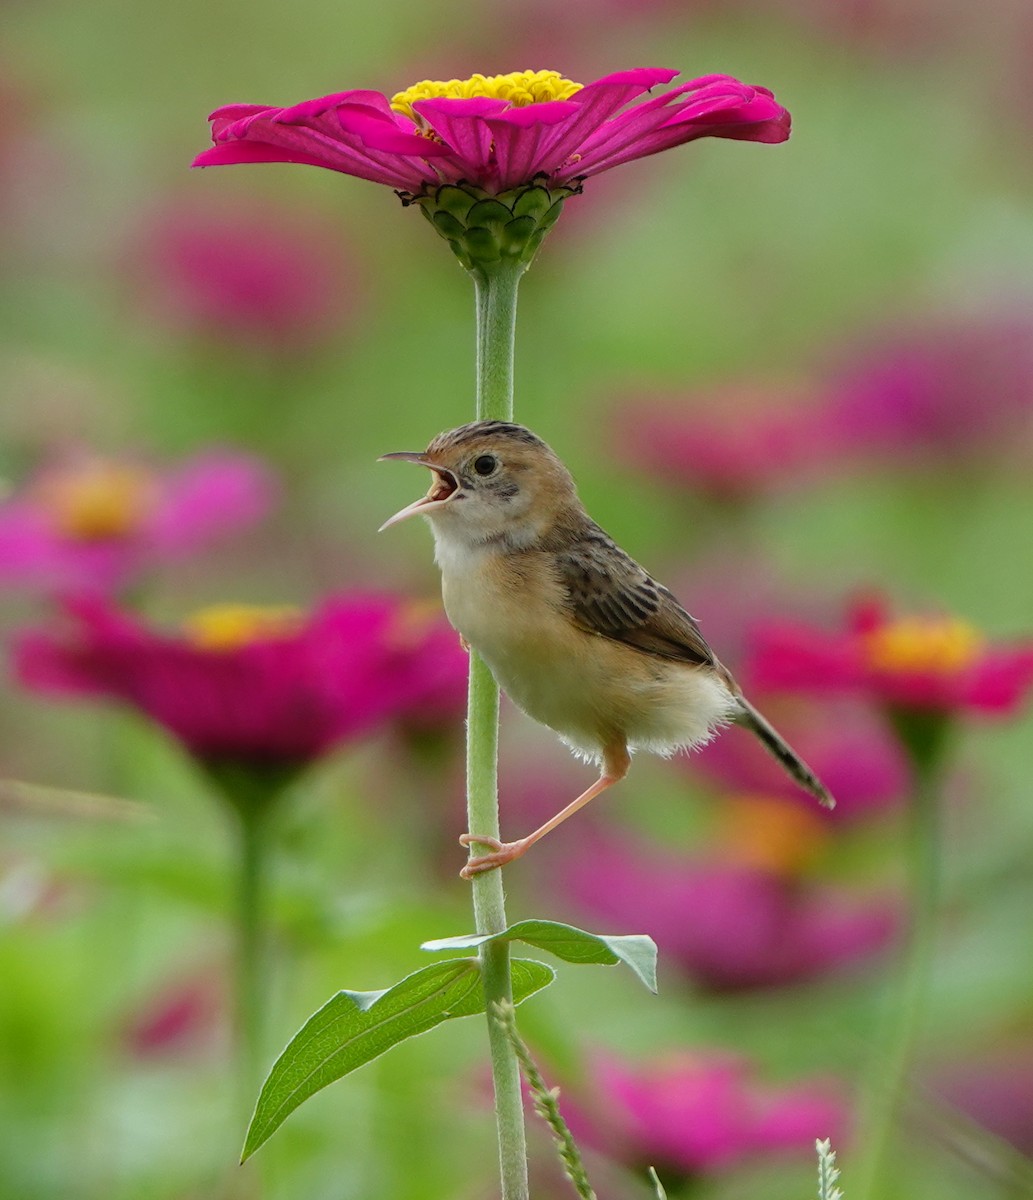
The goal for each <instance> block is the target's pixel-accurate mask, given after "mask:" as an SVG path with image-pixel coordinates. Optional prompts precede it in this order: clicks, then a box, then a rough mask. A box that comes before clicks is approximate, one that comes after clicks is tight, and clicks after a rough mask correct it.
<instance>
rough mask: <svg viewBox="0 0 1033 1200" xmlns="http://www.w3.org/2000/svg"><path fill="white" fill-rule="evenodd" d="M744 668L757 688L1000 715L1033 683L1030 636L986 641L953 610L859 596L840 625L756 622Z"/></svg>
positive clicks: (1013, 707)
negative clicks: (896, 606) (905, 609)
mask: <svg viewBox="0 0 1033 1200" xmlns="http://www.w3.org/2000/svg"><path fill="white" fill-rule="evenodd" d="M749 674H750V678H751V679H752V681H753V683H754V685H755V686H756V687H759V688H771V689H787V690H793V691H809V692H830V691H839V692H848V691H856V692H861V693H866V694H867V695H869V696H871V697H872V698H874V699H876V700H878V701H880V702H881V703H883V704H887V705H890V706H893V707H895V708H899V709H917V710H924V711H931V712H937V713H953V712H962V711H971V712H982V713H987V714H991V713H995V714H1001V715H1005V714H1008V713H1012V712H1014V711H1015V710H1016V709H1017V708H1018V707H1019V706H1020V705H1021V704H1022V703H1023V701H1024V700H1025V698H1026V696H1027V694H1028V692H1029V690H1030V688H1031V687H1033V641H1031V640H1029V639H1026V640H1025V641H1022V642H1018V643H1015V644H1013V645H1009V646H991V645H989V644H988V643H987V641H986V639H985V638H984V637H983V635H982V634H980V633H979V632H978V630H976V629H975V628H974V627H973V626H971V625H969V624H967V623H966V622H964V621H960V620H958V619H957V618H954V617H941V616H935V617H934V616H922V617H902V618H893V617H891V616H890V615H889V613H888V612H887V611H886V608H885V605H884V604H883V603H882V601H881V600H866V601H862V602H859V603H857V604H855V605H854V607H853V608H852V609H851V611H850V612H849V614H848V619H847V627H846V629H844V630H842V631H838V632H826V631H824V630H820V629H815V628H812V627H811V626H807V625H796V624H788V623H785V624H770V625H767V626H762V627H761V628H760V629H759V630H758V631H757V634H756V638H755V645H754V655H753V660H752V664H751V668H750V671H749Z"/></svg>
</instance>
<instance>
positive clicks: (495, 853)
mask: <svg viewBox="0 0 1033 1200" xmlns="http://www.w3.org/2000/svg"><path fill="white" fill-rule="evenodd" d="M459 842H460V844H461V845H463V846H472V845H474V844H475V843H476V844H477V845H478V846H488V847H489V848H490V849H491V854H481V855H478V856H477V857H476V858H471V859H470V860H469V861H468V862H467V864H466V866H465V867H463V869H462V870H461V871H460V872H459V875H460V878H462V879H473V878H474V876H476V875H483V874H484V873H485V871H494V870H495V869H496V868H498V867H504V866H505V865H506V863H508V862H512V861H513V859H514V858H519V857H520V856H521V854H523V852H524V851H525V850H526V849H527V847H526V845H525V844H524V843H523V842H500V841H499V839H498V838H494V837H478V836H477V835H476V834H473V833H464V834H463V835H462V837H461V838H460V839H459Z"/></svg>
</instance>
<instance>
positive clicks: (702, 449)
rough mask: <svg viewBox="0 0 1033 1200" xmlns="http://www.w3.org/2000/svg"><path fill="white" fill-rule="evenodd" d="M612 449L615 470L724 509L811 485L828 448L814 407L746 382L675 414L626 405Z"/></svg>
mask: <svg viewBox="0 0 1033 1200" xmlns="http://www.w3.org/2000/svg"><path fill="white" fill-rule="evenodd" d="M614 442H615V445H616V447H617V448H618V449H617V453H618V456H619V459H620V461H621V463H622V464H632V465H635V466H637V467H639V468H641V469H642V470H644V471H646V472H647V473H648V474H649V475H651V476H653V477H658V478H660V479H663V480H666V481H667V482H669V483H672V484H675V485H676V486H679V487H682V488H688V489H690V490H692V491H697V492H700V493H703V494H704V495H706V496H708V497H709V498H711V499H713V500H716V501H724V502H734V501H742V500H748V499H752V498H753V497H755V496H758V495H764V494H766V493H769V492H773V491H777V490H779V489H781V488H785V487H798V486H801V485H803V484H806V483H810V482H813V481H814V479H815V478H817V477H819V476H821V475H822V474H823V473H824V472H825V471H826V469H827V466H828V461H829V458H830V454H831V453H832V451H833V448H834V447H833V444H832V442H831V441H830V439H829V436H828V433H827V430H826V428H825V426H824V423H823V421H822V419H821V412H820V410H819V409H818V408H817V406H816V405H815V404H814V403H812V402H809V401H806V402H805V401H803V400H801V398H800V395H799V394H798V392H795V391H793V390H791V389H786V390H784V391H779V390H774V389H771V388H765V387H761V386H759V385H757V384H749V383H739V384H734V385H729V386H726V387H723V388H718V389H716V390H714V391H712V392H710V393H701V394H700V395H699V396H696V397H693V398H692V403H691V406H683V407H682V408H681V409H678V408H676V407H675V406H673V405H672V404H671V403H670V402H669V401H668V402H664V403H662V404H657V403H652V402H650V401H648V400H645V399H631V400H629V402H628V403H627V404H626V405H624V406H622V408H621V410H620V411H619V412H618V415H617V419H616V422H615V434H614Z"/></svg>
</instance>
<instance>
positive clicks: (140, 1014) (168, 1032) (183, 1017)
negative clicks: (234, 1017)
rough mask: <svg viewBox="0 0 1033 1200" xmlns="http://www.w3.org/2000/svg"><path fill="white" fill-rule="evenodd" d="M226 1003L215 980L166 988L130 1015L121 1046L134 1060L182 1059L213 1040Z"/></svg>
mask: <svg viewBox="0 0 1033 1200" xmlns="http://www.w3.org/2000/svg"><path fill="white" fill-rule="evenodd" d="M223 1006H224V999H223V997H222V996H220V994H219V989H218V987H217V986H216V984H215V982H214V980H212V979H210V978H205V977H198V978H193V979H186V980H179V981H177V982H176V983H173V984H171V985H166V986H165V987H163V988H162V989H161V991H160V992H158V993H157V994H156V995H154V996H151V997H149V998H148V999H147V1000H146V1001H145V1002H144V1003H143V1004H142V1005H141V1006H140V1007H139V1008H138V1009H137V1011H136V1012H134V1013H132V1014H130V1016H129V1017H128V1018H127V1020H126V1021H125V1023H124V1026H123V1030H122V1042H123V1044H124V1046H125V1048H126V1049H127V1050H128V1051H129V1053H130V1054H131V1055H133V1056H134V1057H135V1058H141V1059H143V1058H159V1057H162V1056H164V1055H177V1056H178V1055H182V1054H183V1053H184V1052H187V1051H189V1050H190V1049H192V1048H197V1047H199V1046H200V1045H202V1044H203V1043H204V1042H206V1041H208V1040H210V1039H211V1037H212V1036H213V1034H214V1033H215V1032H216V1029H217V1026H218V1024H219V1019H220V1016H221V1013H222V1009H223Z"/></svg>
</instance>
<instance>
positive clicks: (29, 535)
mask: <svg viewBox="0 0 1033 1200" xmlns="http://www.w3.org/2000/svg"><path fill="white" fill-rule="evenodd" d="M275 493H276V485H275V482H274V479H273V475H272V472H271V471H270V469H269V468H268V467H266V466H265V464H264V463H262V462H261V461H260V460H259V459H257V458H255V457H253V456H252V455H248V454H241V453H238V452H235V451H230V450H212V451H207V452H205V453H203V454H198V455H196V456H195V457H194V458H191V459H188V460H186V461H185V462H184V463H181V464H180V465H179V466H178V467H174V468H171V469H168V470H166V471H164V472H162V473H159V472H157V471H154V470H151V469H149V468H147V467H145V466H144V465H142V464H141V463H136V462H130V461H128V460H114V459H103V458H97V457H92V456H85V455H84V456H79V457H66V458H65V459H64V460H58V461H55V462H54V463H52V464H50V465H48V466H46V467H44V468H43V469H42V470H41V471H39V472H38V474H37V475H36V476H35V477H34V478H33V479H31V480H29V481H28V482H27V483H26V484H25V485H24V486H23V487H22V488H21V489H20V490H19V491H17V492H15V493H14V494H13V495H12V496H11V497H10V498H8V499H7V500H5V501H3V502H2V503H0V585H6V586H9V587H29V588H34V589H40V590H45V591H52V592H111V591H114V590H116V589H118V588H120V587H123V586H126V585H128V584H131V583H133V582H136V580H137V578H138V576H139V575H140V574H141V573H143V572H145V571H147V570H149V569H152V568H153V567H155V566H158V565H159V564H161V563H163V562H166V561H169V560H173V559H178V558H182V557H185V556H187V555H189V554H191V553H193V552H195V551H197V550H199V549H201V548H202V547H204V546H206V545H208V544H209V543H211V542H214V541H218V540H219V539H221V538H225V537H227V536H229V535H231V534H233V533H236V532H238V531H240V530H242V529H245V528H247V527H248V526H251V525H253V524H255V522H257V521H258V520H259V519H260V518H261V517H262V516H264V514H265V513H266V512H267V511H268V509H269V507H270V506H271V504H272V502H273V498H274V496H275Z"/></svg>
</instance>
